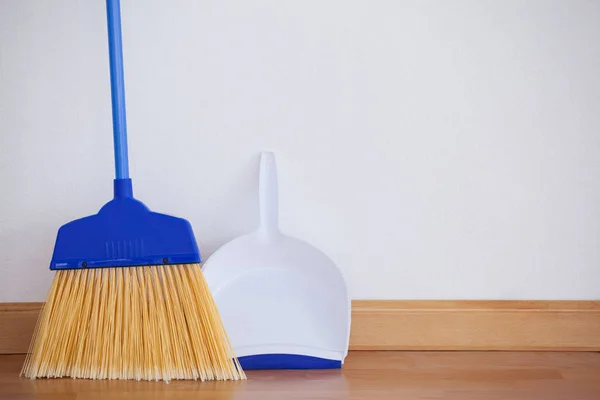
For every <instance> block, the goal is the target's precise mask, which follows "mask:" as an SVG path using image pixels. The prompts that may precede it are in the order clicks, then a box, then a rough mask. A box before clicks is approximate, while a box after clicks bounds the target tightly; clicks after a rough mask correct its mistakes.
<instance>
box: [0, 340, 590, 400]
mask: <svg viewBox="0 0 600 400" xmlns="http://www.w3.org/2000/svg"><path fill="white" fill-rule="evenodd" d="M22 362H23V356H20V355H11V356H8V355H4V356H0V399H140V400H151V399H152V400H153V399H200V400H212V399H235V400H244V399H248V400H253V399H257V400H258V399H259V400H270V399H277V400H293V399H365V400H366V399H369V400H370V399H398V400H404V399H427V400H434V399H451V400H452V399H460V400H468V399H477V400H487V399H502V400H519V399H528V400H530V399H544V400H554V399H565V400H600V353H505V352H488V353H483V352H476V353H465V352H367V351H364V352H351V353H350V355H349V356H348V358H347V361H346V364H345V365H344V368H343V369H342V370H329V371H247V374H248V380H247V381H243V382H204V383H201V382H193V381H191V382H190V381H177V382H171V383H169V384H165V383H162V382H135V381H89V380H72V379H55V380H46V379H39V380H35V381H32V380H28V379H24V378H19V377H18V374H19V370H20V367H21V363H22Z"/></svg>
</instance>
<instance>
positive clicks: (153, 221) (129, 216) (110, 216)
mask: <svg viewBox="0 0 600 400" xmlns="http://www.w3.org/2000/svg"><path fill="white" fill-rule="evenodd" d="M114 188H115V197H114V199H113V200H111V201H109V202H108V203H106V204H105V205H104V206H103V207H102V208H101V209H100V211H99V212H98V213H97V214H95V215H90V216H87V217H84V218H80V219H77V220H74V221H71V222H69V223H67V224H65V225H63V226H62V227H61V228H60V229H59V230H58V234H57V237H56V243H55V245H54V252H53V255H52V260H51V262H50V269H51V270H63V269H79V268H110V267H127V266H145V265H173V264H197V263H200V262H202V258H201V256H200V251H199V250H198V245H197V243H196V239H195V236H194V232H193V229H192V226H191V224H190V223H189V222H188V221H187V220H185V219H183V218H178V217H174V216H170V215H166V214H159V213H155V212H152V211H150V210H149V209H148V207H146V206H145V205H144V204H143V203H142V202H140V201H139V200H136V199H134V198H133V193H132V192H133V191H132V184H131V179H115V182H114Z"/></svg>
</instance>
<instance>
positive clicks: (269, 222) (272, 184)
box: [258, 151, 279, 235]
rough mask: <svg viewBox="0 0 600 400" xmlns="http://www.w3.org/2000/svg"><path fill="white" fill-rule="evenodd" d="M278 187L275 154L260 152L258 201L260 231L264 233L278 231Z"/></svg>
mask: <svg viewBox="0 0 600 400" xmlns="http://www.w3.org/2000/svg"><path fill="white" fill-rule="evenodd" d="M277 192H278V188H277V166H276V164H275V155H274V154H273V153H271V152H269V151H263V152H262V153H261V154H260V174H259V182H258V198H259V203H260V228H259V229H260V231H261V232H262V233H264V234H266V235H275V234H277V233H279V223H278V213H279V204H278V198H277V197H278V193H277Z"/></svg>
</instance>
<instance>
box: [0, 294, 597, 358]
mask: <svg viewBox="0 0 600 400" xmlns="http://www.w3.org/2000/svg"><path fill="white" fill-rule="evenodd" d="M41 307H42V303H0V354H18V353H25V352H27V349H28V347H29V340H30V338H31V335H32V333H33V329H34V327H35V323H36V321H37V317H38V314H39V311H40V309H41ZM350 349H351V350H470V351H478V350H510V351H600V301H477V300H467V301H446V300H439V301H438V300H434V301H419V300H414V301H413V300H408V301H403V300H398V301H397V300H391V301H388V300H355V301H353V302H352V331H351V335H350Z"/></svg>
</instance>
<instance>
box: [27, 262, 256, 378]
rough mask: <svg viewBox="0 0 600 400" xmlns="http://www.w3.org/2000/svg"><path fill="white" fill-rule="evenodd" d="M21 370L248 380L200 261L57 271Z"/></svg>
mask: <svg viewBox="0 0 600 400" xmlns="http://www.w3.org/2000/svg"><path fill="white" fill-rule="evenodd" d="M20 375H21V376H25V377H28V378H31V379H35V378H41V377H46V378H51V377H72V378H88V379H135V380H138V381H140V380H155V381H160V380H163V381H165V382H167V383H168V382H169V381H170V380H172V379H193V380H197V379H200V380H202V381H205V380H239V379H246V375H245V373H244V371H243V370H242V368H241V367H240V364H239V362H238V361H237V359H236V358H235V355H234V354H233V350H232V347H231V343H230V342H229V339H228V337H227V333H226V332H225V329H224V326H223V323H222V321H221V318H220V316H219V313H218V310H217V307H216V304H215V302H214V299H213V297H212V294H211V293H210V290H209V289H208V286H207V284H206V281H205V280H204V277H203V275H202V273H201V270H200V266H199V264H185V265H171V266H167V265H160V266H158V265H157V266H146V267H119V268H101V269H76V270H63V271H57V272H56V275H55V277H54V280H53V282H52V286H51V288H50V291H49V295H48V299H47V301H46V304H45V305H44V307H43V309H42V312H41V313H40V316H39V319H38V323H37V325H36V329H35V332H34V335H33V338H32V341H31V345H30V349H29V352H28V354H27V357H26V359H25V363H24V365H23V369H22V371H21V374H20Z"/></svg>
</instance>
